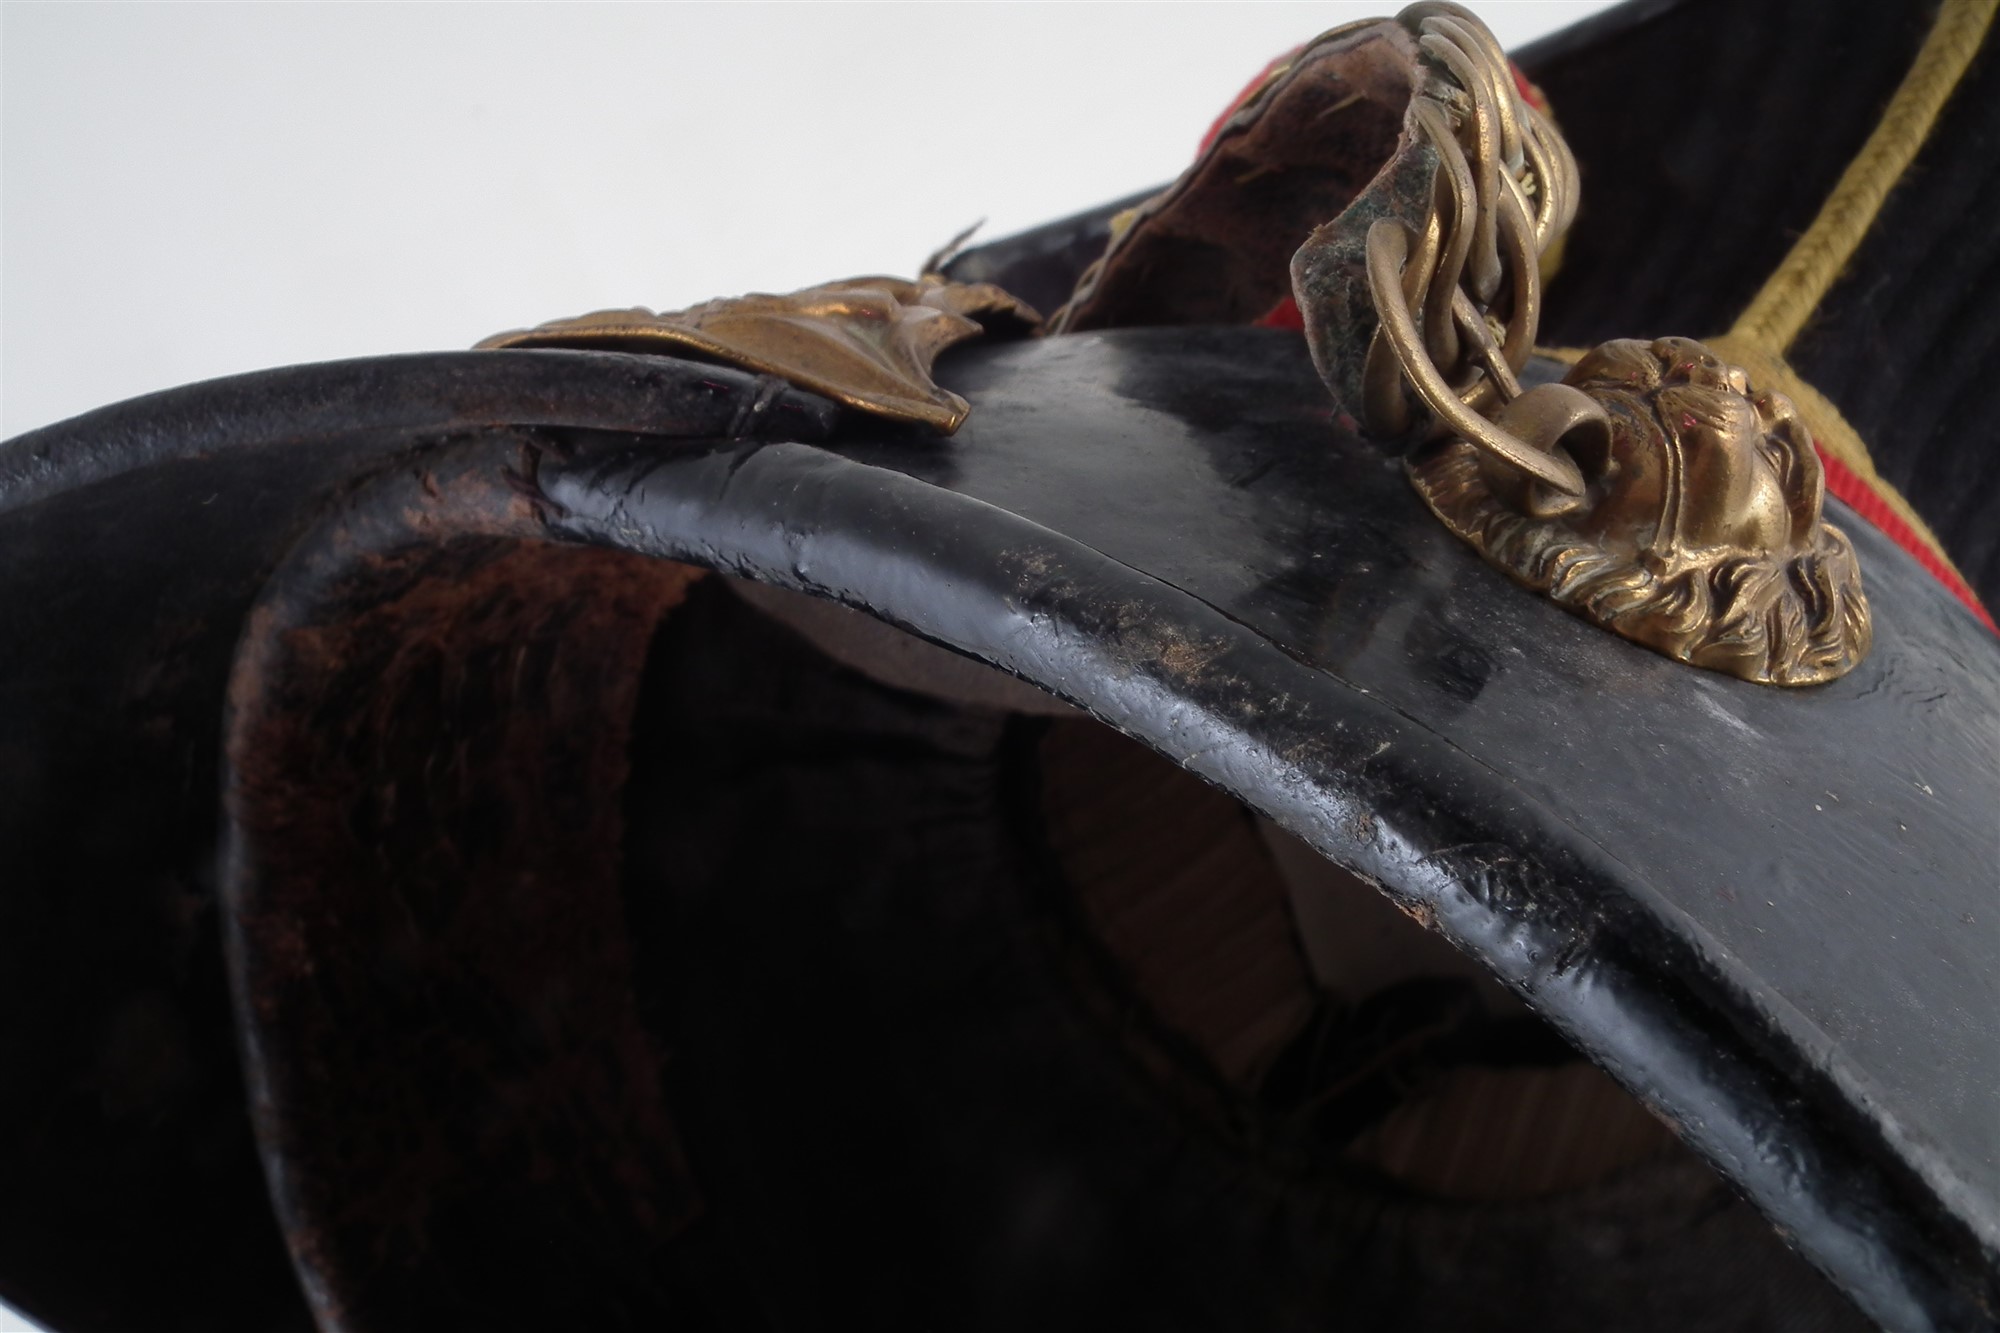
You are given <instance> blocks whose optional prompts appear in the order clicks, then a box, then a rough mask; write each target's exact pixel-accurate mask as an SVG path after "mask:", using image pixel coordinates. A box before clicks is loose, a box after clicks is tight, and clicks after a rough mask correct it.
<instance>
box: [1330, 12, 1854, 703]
mask: <svg viewBox="0 0 2000 1333" xmlns="http://www.w3.org/2000/svg"><path fill="white" fill-rule="evenodd" d="M1397 23H1398V24H1399V25H1401V26H1402V27H1403V28H1404V29H1405V30H1406V31H1407V32H1408V33H1409V34H1410V35H1411V36H1412V37H1413V38H1414V39H1415V41H1416V45H1417V48H1418V51H1419V53H1420V54H1419V56H1418V64H1419V68H1420V69H1421V70H1422V84H1421V87H1420V88H1419V89H1418V90H1417V91H1416V93H1415V95H1414V96H1413V97H1412V99H1411V102H1410V106H1409V111H1408V115H1407V118H1406V121H1405V126H1406V128H1405V141H1404V144H1403V146H1402V147H1401V148H1400V149H1399V151H1398V155H1397V156H1398V161H1397V162H1392V163H1391V164H1390V166H1388V167H1385V168H1384V169H1383V171H1382V173H1381V174H1380V175H1379V176H1378V177H1377V178H1376V182H1375V184H1373V185H1371V187H1370V189H1369V191H1367V192H1364V194H1363V195H1362V197H1361V198H1359V199H1357V200H1356V202H1355V203H1354V204H1353V205H1350V206H1349V207H1348V208H1347V209H1346V210H1344V211H1343V213H1342V214H1341V216H1340V218H1338V219H1336V220H1335V221H1334V222H1333V223H1332V224H1330V225H1329V226H1328V227H1325V228H1322V229H1321V230H1320V232H1316V233H1315V234H1314V236H1313V237H1312V238H1311V239H1310V240H1309V241H1308V242H1307V243H1306V245H1305V246H1304V247H1302V248H1301V249H1300V251H1299V252H1298V254H1297V256H1296V257H1295V258H1294V259H1293V262H1292V274H1293V282H1294V286H1295V288H1296V290H1297V292H1298V299H1299V305H1300V309H1301V312H1302V315H1303V318H1304V323H1305V327H1306V332H1307V337H1308V339H1309V340H1310V341H1311V344H1312V347H1313V353H1314V359H1315V361H1316V362H1317V363H1318V365H1319V366H1320V369H1321V373H1322V375H1323V376H1324V377H1325V378H1326V380H1327V383H1328V385H1329V387H1330V388H1331V389H1332V390H1333V392H1334V394H1335V396H1336V398H1337V399H1343V400H1345V401H1348V402H1353V401H1355V400H1357V399H1358V406H1359V409H1360V410H1359V413H1358V415H1359V417H1360V421H1361V424H1362V425H1363V427H1364V429H1365V430H1367V431H1368V432H1369V433H1370V434H1373V435H1377V436H1379V437H1385V438H1393V439H1403V440H1407V441H1409V442H1410V445H1411V448H1410V452H1409V454H1408V460H1409V467H1410V475H1411V479H1412V481H1413V482H1414V483H1415V485H1416V488H1417V490H1418V493H1419V494H1421V495H1422V496H1423V498H1424V501H1425V503H1426V504H1428V505H1429V506H1430V507H1431V509H1432V511H1433V512H1434V513H1436V514H1437V515H1438V517H1439V518H1441V519H1442V520H1443V521H1444V523H1445V525H1446V526H1447V527H1449V528H1450V529H1451V530H1452V531H1453V532H1454V533H1456V534H1457V535H1458V536H1460V537H1462V538H1464V539H1465V540H1466V541H1468V542H1470V543H1471V544H1472V545H1473V546H1474V547H1475V548H1476V549H1478V551H1479V552H1480V553H1481V554H1482V555H1484V556H1485V557H1486V558H1487V559H1488V560H1490V561H1491V562H1492V563H1494V564H1495V565H1498V566H1499V567H1500V568H1501V569H1503V570H1505V571H1506V572H1507V573H1508V574H1510V575H1512V576H1513V577H1514V578H1515V579H1517V580H1519V581H1520V582H1522V583H1524V584H1526V585H1527V586H1528V587H1530V588H1533V589H1535V590H1536V591H1538V592H1542V593H1544V594H1546V595H1547V596H1549V597H1550V598H1551V599H1552V600H1554V601H1555V602H1556V603H1557V604H1558V605H1561V606H1563V607H1565V608H1567V609H1569V610H1571V611H1574V612H1576V613H1577V614H1579V615H1581V616H1583V617H1585V618H1586V619H1588V620H1591V621H1593V622H1595V623H1596V624H1598V625H1601V626H1603V627H1604V628H1606V629H1610V630H1612V631H1614V632H1616V633H1618V634H1621V635H1623V636H1624V637H1626V638H1628V639H1631V640H1633V641H1634V642H1636V643H1641V644H1644V645H1645V646H1647V647H1649V648H1652V649H1655V650H1657V651H1659V652H1661V653H1664V654H1666V655H1667V656H1669V657H1673V658H1677V659H1679V660H1681V661H1684V662H1689V663H1692V664H1693V665H1695V666H1700V667H1706V668H1710V669H1713V670H1716V671H1722V672H1726V673H1728V674H1730V675H1734V676H1739V677H1742V678H1743V679H1745V680H1751V681H1757V682H1760V683H1764V684H1774V685H1813V684H1819V683H1821V682H1824V681H1828V680H1832V679H1835V678H1837V677H1839V676H1841V675H1843V674H1845V673H1846V672H1847V671H1849V670H1850V669H1852V668H1853V666H1854V665H1855V664H1856V663H1857V662H1859V661H1860V660H1861V659H1862V657H1863V656H1865V655H1866V654H1867V652H1868V649H1869V646H1870V644H1871V642H1872V629H1871V624H1870V619H1869V614H1868V604H1867V599H1866V597H1865V596H1864V595H1863V593H1862V589H1861V574H1860V569H1859V566H1858V564H1857V563H1856V561H1855V558H1854V552H1853V548H1852V547H1851V546H1850V545H1849V543H1848V541H1847V538H1846V537H1845V536H1843V535H1842V534H1841V533H1840V532H1839V531H1838V530H1836V529H1835V528H1833V527H1832V526H1831V525H1830V524H1828V523H1826V522H1825V520H1824V518H1823V516H1822V506H1823V502H1824V494H1825V478H1824V474H1823V472H1822V469H1821V465H1820V461H1819V457H1818V455H1817V453H1816V452H1815V451H1814V449H1813V446H1812V439H1811V436H1810V435H1809V433H1808V432H1807V431H1806V430H1805V428H1804V427H1803V425H1802V424H1801V423H1800V420H1799V416H1798V413H1797V411H1796V410H1795V408H1794V406H1793V404H1792V403H1791V402H1790V401H1789V400H1788V399H1786V398H1785V397H1784V396H1783V395H1780V394H1777V393H1774V392H1770V391H1768V389H1767V390H1766V391H1762V392H1760V391H1759V390H1758V389H1757V387H1756V386H1753V385H1752V384H1751V383H1750V381H1749V378H1748V376H1747V375H1746V374H1745V373H1744V371H1743V370H1742V369H1741V368H1739V367H1736V366H1732V365H1728V364H1726V363H1725V362H1724V361H1723V360H1722V359H1721V358H1719V357H1718V356H1716V355H1715V354H1714V353H1713V352H1711V351H1710V350H1709V349H1708V348H1706V347H1703V346H1702V345H1701V344H1700V343H1697V342H1694V341H1692V340H1690V339H1686V338H1664V339H1660V340H1658V341H1655V342H1651V343H1646V342H1635V341H1630V340H1624V341H1616V342H1609V343H1605V344H1604V345H1602V346H1600V347H1598V348H1596V349H1595V350H1593V351H1591V352H1589V353H1587V354H1585V355H1584V356H1583V357H1582V359H1581V360H1580V361H1578V362H1577V364H1576V366H1575V367H1574V369H1572V370H1571V372H1570V373H1569V374H1568V375H1567V376H1566V377H1565V378H1564V379H1563V380H1562V382H1560V383H1551V384H1540V385H1536V386H1534V387H1531V388H1526V389H1524V388H1523V387H1522V384H1521V381H1520V375H1521V372H1522V371H1523V370H1524V369H1525V368H1526V366H1527V364H1528V361H1529V359H1530V357H1531V355H1532V353H1533V349H1534V339H1535V332H1536V327H1537V324H1538V322H1539V318H1540V307H1541V295H1540V286H1541V277H1540V261H1541V259H1542V257H1543V256H1544V255H1545V254H1546V253H1547V252H1548V251H1549V250H1550V249H1551V247H1553V246H1554V245H1555V244H1556V243H1557V242H1558V241H1559V240H1560V238H1561V236H1562V233H1563V231H1564V229H1565V228H1567V226H1568V225H1569V222H1570V220H1571V218H1572V216H1573V215H1574V212H1575V207H1576V199H1577V181H1576V169H1575V163H1574V161H1573V159H1572V158H1571V156H1570V153H1569V150H1568V149H1567V147H1565V146H1564V144H1563V142H1562V137H1561V135H1560V134H1559V133H1557V131H1556V129H1555V127H1554V124H1553V122H1552V121H1551V120H1550V119H1549V118H1548V117H1547V116H1545V115H1543V114H1542V112H1541V111H1540V110H1539V109H1537V108H1536V107H1535V106H1533V105H1532V104H1531V103H1530V102H1529V101H1528V99H1527V98H1526V97H1525V96H1524V94H1523V90H1522V88H1521V86H1520V85H1519V84H1517V83H1516V81H1515V79H1514V77H1513V73H1512V69H1511V67H1510V66H1509V65H1508V64H1507V61H1506V57H1505V56H1504V55H1503V54H1502V52H1501V50H1500V47H1499V45H1498V43H1497V42H1495V41H1494V39H1493V36H1492V34H1491V33H1490V32H1489V31H1487V29H1486V28H1485V27H1484V25H1482V24H1481V23H1480V22H1479V20H1478V19H1476V18H1474V17H1473V16H1472V15H1471V14H1470V13H1469V12H1467V11H1466V10H1464V9H1463V8H1461V7H1460V6H1457V5H1454V4H1448V3H1424V4H1417V5H1412V6H1410V7H1409V8H1408V9H1405V10H1404V11H1403V12H1402V14H1401V15H1399V16H1398V19H1397ZM1399 164H1400V165H1401V166H1405V167H1415V168H1416V169H1418V170H1419V171H1421V170H1422V169H1423V168H1424V167H1425V165H1426V164H1430V165H1429V173H1430V174H1429V192H1428V201H1429V206H1428V208H1427V209H1423V210H1421V211H1419V212H1417V213H1416V214H1414V215H1411V214H1410V213H1409V212H1408V210H1407V209H1403V210H1399V209H1398V207H1397V204H1398V202H1399V200H1398V199H1396V198H1395V197H1393V192H1392V191H1391V190H1390V189H1388V188H1386V187H1387V186H1388V185H1390V184H1391V183H1400V178H1399ZM1401 193H1402V194H1403V197H1404V199H1407V198H1408V196H1409V191H1408V187H1407V185H1406V184H1405V185H1404V186H1403V189H1402V191H1401ZM1370 194H1374V195H1377V196H1378V197H1376V198H1373V199H1371V198H1370V197H1369V196H1370ZM1419 197H1421V196H1419ZM1364 283H1365V290H1366V293H1367V298H1368V301H1369V303H1370V304H1371V305H1372V307H1373V311H1372V313H1373V315H1374V324H1375V327H1374V330H1373V332H1372V335H1368V336H1366V337H1365V338H1364V337H1363V336H1362V335H1361V334H1359V333H1358V331H1357V327H1356V324H1357V320H1356V319H1355V318H1354V314H1355V304H1356V301H1355V296H1356V292H1357V289H1358V288H1360V287H1361V286H1362V285H1363V284H1364ZM1363 347H1365V349H1366V350H1365V352H1364V351H1363V350H1362V348H1363ZM1357 388H1358V392H1357V391H1356V390H1357Z"/></svg>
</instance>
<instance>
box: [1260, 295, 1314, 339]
mask: <svg viewBox="0 0 2000 1333" xmlns="http://www.w3.org/2000/svg"><path fill="white" fill-rule="evenodd" d="M1257 327H1258V328H1260V329H1290V330H1291V331H1292V332H1294V333H1304V332H1305V331H1306V317H1305V316H1304V315H1303V314H1301V313H1300V312H1299V303H1298V299H1297V298H1296V297H1291V296H1287V297H1286V298H1285V299H1284V300H1282V301H1280V302H1278V304H1276V305H1274V306H1272V307H1271V308H1270V309H1269V310H1266V311H1265V312H1264V313H1263V314H1262V315H1259V316H1258V317H1257Z"/></svg>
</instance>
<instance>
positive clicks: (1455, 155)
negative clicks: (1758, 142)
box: [1361, 0, 1607, 497]
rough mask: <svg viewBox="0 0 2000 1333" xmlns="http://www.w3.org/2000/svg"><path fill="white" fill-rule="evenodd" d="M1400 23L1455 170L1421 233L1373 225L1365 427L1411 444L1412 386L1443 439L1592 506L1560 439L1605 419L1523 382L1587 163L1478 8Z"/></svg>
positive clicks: (1418, 12)
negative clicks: (1545, 290)
mask: <svg viewBox="0 0 2000 1333" xmlns="http://www.w3.org/2000/svg"><path fill="white" fill-rule="evenodd" d="M1397 21H1398V22H1399V23H1401V24H1403V25H1404V26H1406V27H1407V28H1409V29H1410V31H1411V33H1412V34H1413V35H1414V36H1415V37H1416V39H1417V46H1418V48H1419V50H1420V51H1421V53H1422V55H1421V59H1422V60H1423V62H1424V65H1425V74H1426V77H1425V81H1424V85H1423V87H1422V88H1421V89H1420V90H1419V91H1418V93H1417V94H1416V97H1415V99H1414V102H1413V104H1412V106H1411V108H1410V117H1409V120H1410V123H1411V124H1412V125H1413V126H1415V127H1416V129H1417V131H1418V132H1419V133H1420V134H1421V135H1422V137H1423V139H1424V141H1425V142H1426V143H1427V144H1428V145H1429V147H1430V148H1431V149H1432V151H1434V152H1435V153H1436V155H1437V158H1438V164H1439V165H1438V171H1437V175H1436V177H1435V183H1434V185H1433V188H1432V197H1431V205H1430V210H1429V214H1428V216H1427V218H1426V219H1425V220H1424V223H1423V225H1422V226H1421V227H1420V228H1417V229H1414V230H1412V229H1411V228H1409V227H1407V226H1406V225H1405V224H1404V223H1403V222H1401V221H1399V220H1397V219H1394V218H1382V219H1379V220H1377V221H1376V222H1375V223H1374V224H1373V225H1372V226H1371V227H1370V228H1369V231H1368V244H1367V266H1368V283H1369V290H1370V294H1371V296H1372V297H1373V299H1374V303H1375V310H1376V313H1377V315H1379V316H1380V319H1381V326H1380V328H1379V329H1378V330H1377V331H1376V333H1375V337H1374V341H1373V342H1372V343H1371V344H1370V346H1369V349H1368V361H1367V368H1366V372H1365V377H1364V380H1363V393H1362V404H1361V406H1362V421H1363V424H1364V426H1365V427H1366V429H1367V430H1368V431H1369V433H1371V434H1374V435H1380V436H1403V435H1406V434H1408V433H1409V432H1410V431H1411V429H1412V427H1413V426H1414V425H1415V424H1416V423H1415V422H1414V421H1413V419H1412V413H1411V410H1410V407H1411V405H1410V402H1409V399H1408V397H1407V395H1406V392H1405V388H1404V386H1405V385H1406V384H1407V385H1408V386H1409V387H1410V388H1412V389H1414V390H1415V391H1416V395H1417V397H1418V398H1419V399H1420V400H1421V401H1422V403H1423V405H1424V406H1425V407H1427V408H1428V409H1429V410H1430V413H1431V415H1432V418H1433V427H1432V430H1433V433H1439V434H1442V433H1450V434H1453V435H1456V436H1458V437H1459V438H1461V439H1464V440H1467V441H1469V442H1471V443H1472V444H1473V445H1475V446H1477V447H1478V448H1479V449H1481V450H1483V451H1484V452H1486V453H1488V454H1490V455H1492V456H1493V457H1494V458H1495V459H1496V460H1499V461H1501V462H1503V463H1505V464H1507V465H1508V466H1509V467H1512V468H1514V469H1515V470H1517V471H1519V472H1521V473H1523V474H1525V475H1527V476H1529V477H1532V478H1534V479H1535V481H1537V482H1538V483H1540V484H1541V486H1543V487H1545V488H1547V489H1548V490H1550V491H1551V492H1553V493H1554V494H1555V495H1559V496H1567V497H1581V496H1582V495H1583V492H1584V479H1583V475H1582V473H1581V472H1580V471H1579V470H1578V468H1577V465H1576V463H1575V461H1574V460H1573V459H1571V458H1570V457H1569V456H1568V455H1567V454H1566V453H1564V452H1562V451H1561V450H1559V449H1557V448H1555V447H1554V446H1555V444H1556V438H1557V437H1553V436H1549V435H1547V433H1546V432H1547V431H1548V430H1549V429H1552V428H1555V427H1556V426H1557V425H1558V424H1561V425H1563V426H1564V428H1566V429H1580V430H1584V431H1586V432H1592V433H1595V432H1601V431H1603V430H1604V429H1606V428H1607V423H1606V422H1605V420H1604V415H1603V411H1602V409H1601V408H1598V407H1597V406H1596V405H1595V404H1593V403H1592V402H1591V401H1590V400H1589V399H1588V398H1587V397H1585V396H1584V395H1583V394H1581V393H1578V392H1577V391H1575V390H1574V389H1570V388H1568V387H1567V386H1564V385H1546V386H1541V387H1538V388H1535V389H1531V390H1527V391H1526V392H1525V393H1524V392H1523V390H1522V388H1521V384H1520V380H1519V378H1518V375H1519V372H1520V371H1521V369H1522V367H1524V366H1525V365H1526V364H1527V362H1528V358H1529V356H1530V355H1532V354H1533V351H1534V345H1535V333H1536V330H1537V328H1538V326H1539V324H1540V321H1541V272H1540V270H1541V258H1542V255H1543V254H1544V253H1545V252H1546V251H1548V250H1549V249H1550V247H1552V246H1553V245H1555V244H1556V242H1557V241H1558V240H1560V239H1561V237H1562V235H1563V233H1564V232H1565V231H1566V230H1567V229H1568V228H1569V225H1570V222H1571V221H1572V220H1573V219H1574V218H1575V216H1576V204H1577V171H1576V160H1575V158H1574V157H1572V156H1571V155H1570V151H1569V147H1568V145H1567V144H1565V143H1564V142H1563V139H1562V135H1561V134H1560V133H1558V132H1557V130H1556V128H1555V125H1554V124H1553V123H1552V122H1551V121H1550V119H1549V118H1548V117H1547V116H1546V115H1544V114H1543V113H1542V112H1541V111H1540V110H1539V109H1538V108H1537V107H1535V106H1534V105H1533V104H1531V103H1530V102H1529V101H1528V99H1527V98H1525V97H1523V96H1522V95H1521V92H1520V90H1519V88H1518V87H1517V85H1516V84H1515V81H1514V72H1513V67H1512V66H1511V65H1510V64H1509V63H1508V61H1507V57H1506V55H1505V53H1504V52H1502V51H1501V49H1500V44H1499V43H1498V42H1497V41H1496V40H1495V39H1494V37H1493V34H1492V33H1491V32H1489V31H1488V30H1487V28H1486V26H1485V25H1484V24H1482V23H1481V22H1480V21H1479V20H1478V19H1477V18H1475V17H1473V15H1472V14H1471V13H1469V12H1468V11H1466V10H1465V9H1463V8H1461V7H1460V6H1458V5H1455V4H1449V3H1444V2H1443V0H1429V2H1427V3H1423V4H1416V5H1411V6H1410V7H1409V8H1407V9H1405V10H1404V11H1403V12H1402V13H1401V14H1400V15H1398V16H1397ZM1517 404H1520V405H1521V406H1520V407H1519V408H1518V409H1517V407H1516V405H1517ZM1523 431H1526V432H1527V435H1526V436H1525V437H1524V435H1523V434H1522V433H1521V432H1523Z"/></svg>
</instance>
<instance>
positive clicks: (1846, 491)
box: [1813, 443, 2000, 634]
mask: <svg viewBox="0 0 2000 1333" xmlns="http://www.w3.org/2000/svg"><path fill="white" fill-rule="evenodd" d="M1813 447H1814V448H1816V449H1818V448H1819V446H1818V444H1816V443H1815V445H1814V446H1813ZM1819 461H1820V463H1821V464H1822V465H1823V466H1824V467H1825V468H1826V489H1827V490H1828V491H1829V492H1830V493H1832V494H1834V495H1837V496H1839V497H1840V499H1841V500H1842V501H1843V502H1845V503H1846V505H1847V507H1848V508H1850V509H1852V510H1853V511H1854V512H1855V513H1857V514H1859V515H1861V517H1863V518H1865V519H1867V520H1868V521H1869V522H1870V523H1873V524H1874V525H1875V526H1876V528H1878V529H1879V530H1880V531H1881V533H1882V535H1883V536H1885V537H1887V538H1888V539H1889V540H1890V541H1892V542H1894V543H1896V545H1898V546H1900V547H1902V548H1903V549H1904V550H1905V551H1908V552H1909V553H1910V554H1911V556H1913V557H1915V559H1916V562H1917V563H1918V564H1920V565H1922V566H1923V567H1924V568H1925V569H1927V570H1929V571H1930V574H1931V577H1932V578H1934V579H1936V580H1937V581H1938V582H1939V583H1942V584H1943V585H1944V586H1945V588H1946V589H1947V590H1948V591H1949V592H1950V593H1951V595H1952V596H1954V597H1956V598H1958V600H1959V601H1961V602H1963V603H1965V609H1966V610H1968V611H1970V612H1972V614H1973V615H1975V616H1977V617H1978V618H1979V623H1980V624H1982V625H1984V626H1986V628H1987V629H1989V630H1992V631H1993V632H1994V633H1995V634H2000V626H1996V625H1995V624H1994V623H1993V617H1992V616H1991V615H1990V614H1988V613H1987V610H1986V608H1985V606H1983V605H1981V603H1980V601H1979V596H1978V594H1977V593H1975V592H1973V591H1972V589H1971V588H1970V587H1968V586H1966V582H1965V580H1964V579H1962V578H1960V577H1959V576H1958V575H1957V573H1956V572H1954V571H1953V569H1952V567H1951V566H1950V565H1947V564H1946V563H1945V562H1944V561H1942V560H1940V559H1938V557H1937V553H1936V552H1935V551H1933V550H1931V548H1930V544H1929V543H1928V542H1926V541H1924V539H1923V538H1921V537H1919V536H1917V534H1916V533H1915V531H1913V530H1912V529H1911V527H1910V525H1909V524H1908V523H1905V522H1904V521H1903V520H1902V517H1901V516H1900V515H1898V514H1897V513H1896V511H1895V510H1893V509H1891V508H1889V505H1888V502H1887V501H1885V500H1883V498H1882V496H1881V494H1880V493H1879V492H1878V491H1876V489H1875V488H1874V487H1873V486H1870V485H1869V484H1868V483H1867V482H1866V481H1864V480H1862V479H1861V477H1860V475H1859V474H1858V473H1856V472H1855V471H1854V469H1852V468H1850V467H1848V466H1847V464H1845V463H1843V462H1841V461H1840V460H1839V459H1838V458H1835V457H1834V456H1833V455H1832V454H1830V453H1828V452H1827V451H1826V450H1825V449H1819Z"/></svg>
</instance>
